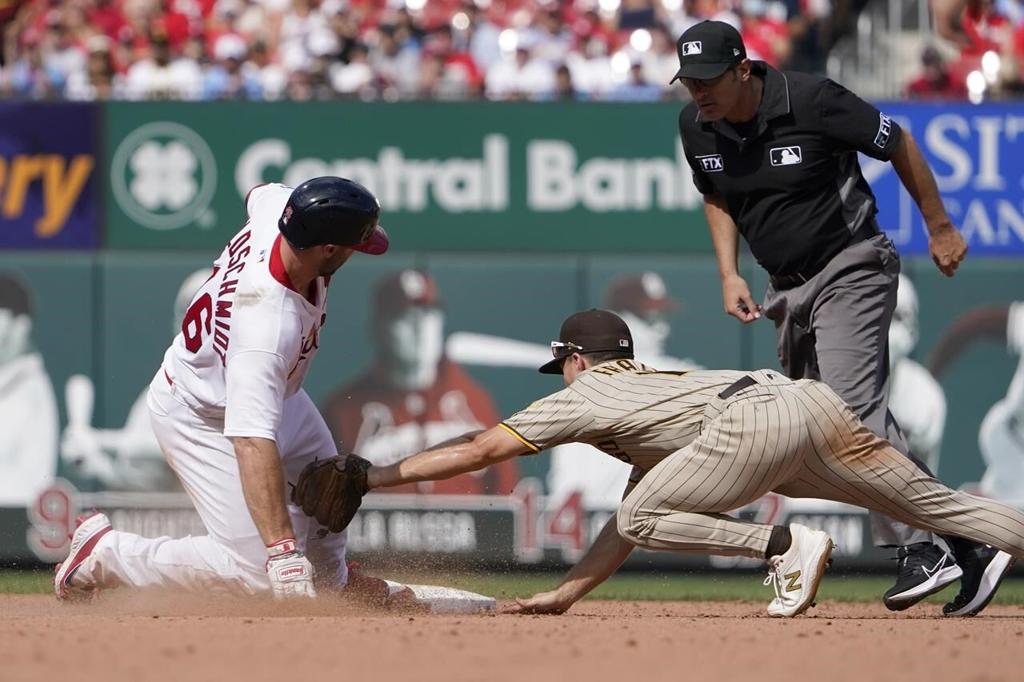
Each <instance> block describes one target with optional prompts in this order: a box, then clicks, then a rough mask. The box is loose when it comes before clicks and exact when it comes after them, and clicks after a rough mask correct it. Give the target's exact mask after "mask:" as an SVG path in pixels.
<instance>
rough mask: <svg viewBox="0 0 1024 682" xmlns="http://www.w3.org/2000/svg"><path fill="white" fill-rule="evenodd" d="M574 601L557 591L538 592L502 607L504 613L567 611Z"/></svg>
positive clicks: (554, 612) (556, 612)
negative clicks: (568, 599)
mask: <svg viewBox="0 0 1024 682" xmlns="http://www.w3.org/2000/svg"><path fill="white" fill-rule="evenodd" d="M572 604H573V602H571V601H567V600H566V599H564V598H563V597H562V596H561V595H560V594H559V593H558V592H557V591H552V592H538V593H537V594H535V595H533V596H532V597H527V598H525V599H519V598H517V599H516V600H515V601H514V602H512V603H511V604H506V605H505V606H503V607H502V608H501V612H502V613H520V614H524V615H525V614H531V613H550V614H559V613H565V612H566V611H568V610H569V607H570V606H572Z"/></svg>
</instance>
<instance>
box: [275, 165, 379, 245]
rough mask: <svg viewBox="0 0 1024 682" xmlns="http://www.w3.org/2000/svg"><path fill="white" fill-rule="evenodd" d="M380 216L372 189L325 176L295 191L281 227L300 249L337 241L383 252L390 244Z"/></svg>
mask: <svg viewBox="0 0 1024 682" xmlns="http://www.w3.org/2000/svg"><path fill="white" fill-rule="evenodd" d="M379 218H380V203H379V202H378V201H377V197H375V196H373V193H372V192H370V190H368V189H366V188H365V187H363V186H362V185H360V184H359V183H358V182H353V181H352V180H348V179H346V178H338V177H334V176H324V177H320V178H313V179H312V180H307V181H306V182H304V183H302V184H301V185H299V186H298V187H296V188H295V189H293V190H292V193H291V196H289V197H288V203H287V204H285V207H284V211H283V212H282V213H281V218H280V219H279V220H278V222H277V227H278V229H279V230H281V234H283V235H284V237H285V239H287V240H288V243H289V244H291V245H292V246H293V247H295V248H296V249H308V248H309V247H311V246H318V245H321V244H333V245H336V246H349V247H351V248H353V249H355V250H356V251H362V252H363V253H369V254H372V255H379V254H382V253H384V252H385V251H387V250H388V244H389V240H388V233H387V232H385V231H384V228H383V227H381V226H380V225H378V224H377V221H378V219H379Z"/></svg>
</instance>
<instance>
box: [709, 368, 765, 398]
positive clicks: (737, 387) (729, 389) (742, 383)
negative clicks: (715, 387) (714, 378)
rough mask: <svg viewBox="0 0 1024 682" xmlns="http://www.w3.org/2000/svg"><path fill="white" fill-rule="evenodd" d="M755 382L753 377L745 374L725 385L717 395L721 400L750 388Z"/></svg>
mask: <svg viewBox="0 0 1024 682" xmlns="http://www.w3.org/2000/svg"><path fill="white" fill-rule="evenodd" d="M756 383H757V381H755V380H754V377H752V376H750V375H749V374H747V375H746V376H742V377H740V378H739V379H737V380H736V381H734V382H732V383H731V384H729V385H728V386H726V387H725V390H723V391H722V392H721V393H719V394H718V397H719V398H721V399H722V400H725V399H726V398H731V397H733V396H734V395H736V394H737V393H739V392H740V391H742V390H743V389H745V388H750V387H751V386H753V385H755V384H756Z"/></svg>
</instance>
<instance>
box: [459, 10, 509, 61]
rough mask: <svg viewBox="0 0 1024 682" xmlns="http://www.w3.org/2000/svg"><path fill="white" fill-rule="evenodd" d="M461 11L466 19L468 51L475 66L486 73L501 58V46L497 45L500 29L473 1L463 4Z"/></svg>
mask: <svg viewBox="0 0 1024 682" xmlns="http://www.w3.org/2000/svg"><path fill="white" fill-rule="evenodd" d="M462 11H463V12H465V14H466V19H467V21H468V27H467V31H468V33H469V53H470V54H471V55H472V56H473V61H474V62H476V65H477V67H479V69H480V70H481V71H482V72H483V73H487V71H488V70H489V69H490V68H491V67H492V66H494V64H495V63H497V62H498V61H499V60H500V59H501V48H500V47H499V45H498V36H499V35H500V34H501V30H500V29H499V28H498V27H497V26H496V25H495V24H494V23H493V22H491V21H490V20H488V19H487V17H486V16H485V15H484V14H483V12H481V11H480V8H479V7H478V6H477V4H476V3H475V2H472V1H470V2H466V3H465V4H463V6H462Z"/></svg>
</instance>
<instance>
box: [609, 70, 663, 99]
mask: <svg viewBox="0 0 1024 682" xmlns="http://www.w3.org/2000/svg"><path fill="white" fill-rule="evenodd" d="M662 91H663V89H662V87H661V86H659V85H655V84H654V83H651V82H650V81H648V80H647V76H646V75H644V65H643V63H641V62H639V61H634V62H633V63H632V64H631V65H630V67H629V75H628V77H627V79H626V82H625V83H620V84H619V85H617V86H615V87H614V88H613V89H612V90H611V91H610V92H609V93H608V95H607V96H606V99H610V100H616V101H620V102H657V101H658V100H659V99H661V93H662Z"/></svg>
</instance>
